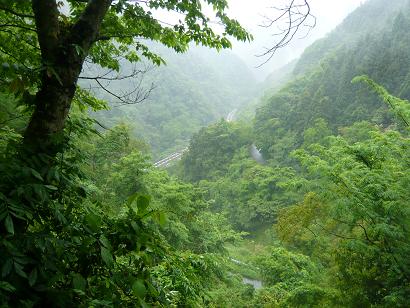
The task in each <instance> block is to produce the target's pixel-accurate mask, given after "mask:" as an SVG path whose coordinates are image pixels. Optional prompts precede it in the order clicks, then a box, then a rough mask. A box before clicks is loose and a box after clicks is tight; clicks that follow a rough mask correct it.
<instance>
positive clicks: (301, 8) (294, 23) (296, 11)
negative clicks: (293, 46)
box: [257, 0, 316, 67]
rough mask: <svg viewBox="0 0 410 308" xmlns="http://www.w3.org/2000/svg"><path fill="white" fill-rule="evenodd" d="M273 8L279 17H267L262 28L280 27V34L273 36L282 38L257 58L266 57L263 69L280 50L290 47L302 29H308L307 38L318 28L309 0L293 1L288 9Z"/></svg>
mask: <svg viewBox="0 0 410 308" xmlns="http://www.w3.org/2000/svg"><path fill="white" fill-rule="evenodd" d="M272 8H273V9H275V10H278V11H279V12H280V13H279V16H278V17H276V18H273V19H272V18H269V17H266V16H265V19H266V22H265V23H264V24H262V25H260V26H261V27H263V28H270V27H273V26H274V25H278V29H279V30H280V32H279V33H276V34H273V36H281V38H280V39H279V41H277V42H276V43H275V44H274V45H273V46H272V47H269V48H265V51H264V52H263V53H261V54H259V55H257V57H261V58H265V57H266V59H265V60H264V61H263V62H262V63H261V64H260V65H258V67H261V66H262V65H264V64H266V63H267V62H268V61H269V60H270V59H272V57H273V56H274V54H275V53H276V51H277V50H278V49H279V48H282V47H285V46H286V45H288V44H289V43H290V42H291V41H292V40H293V39H294V37H295V35H296V34H297V33H298V32H299V31H300V29H301V28H307V33H306V34H305V36H306V35H308V34H309V32H310V30H311V29H312V28H314V27H315V26H316V17H314V16H313V15H312V14H311V8H310V5H309V2H308V0H300V1H299V2H298V1H297V0H292V1H291V3H290V4H289V6H287V7H284V8H276V7H272ZM309 19H310V21H309ZM282 25H285V28H284V29H281V28H280V27H281V26H282Z"/></svg>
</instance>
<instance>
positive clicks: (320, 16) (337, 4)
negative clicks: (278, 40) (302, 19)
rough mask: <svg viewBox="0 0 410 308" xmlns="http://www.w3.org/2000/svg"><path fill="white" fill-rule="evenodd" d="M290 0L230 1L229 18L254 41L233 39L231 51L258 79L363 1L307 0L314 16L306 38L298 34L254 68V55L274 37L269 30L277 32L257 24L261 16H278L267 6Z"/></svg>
mask: <svg viewBox="0 0 410 308" xmlns="http://www.w3.org/2000/svg"><path fill="white" fill-rule="evenodd" d="M289 2H290V0H251V1H250V0H229V5H230V9H229V12H230V15H231V17H235V18H236V19H238V20H239V22H240V23H241V24H242V25H243V26H245V28H246V29H247V30H248V31H250V32H251V33H252V34H253V36H254V41H253V42H251V43H248V44H243V43H236V42H235V43H234V48H233V51H234V52H235V53H236V54H238V55H239V56H240V57H241V58H242V59H243V60H245V62H246V63H247V64H248V66H249V67H250V68H252V69H253V71H254V73H255V75H256V77H257V78H258V79H263V78H264V77H266V75H267V74H269V73H271V72H272V71H273V70H275V69H276V68H279V67H281V66H283V65H284V64H286V63H288V62H290V61H291V60H293V59H295V58H297V57H298V56H299V55H300V54H301V53H302V52H303V50H304V49H305V48H306V47H308V46H309V45H310V44H312V43H313V42H314V41H315V40H317V39H319V38H321V37H323V36H325V35H326V34H327V33H329V32H330V31H331V30H333V29H334V28H335V27H336V26H337V25H338V24H340V23H341V22H342V21H343V19H344V18H345V17H346V16H347V15H348V14H349V13H350V12H352V11H353V10H354V9H355V8H357V7H358V6H360V4H361V3H363V2H365V1H364V0H310V1H309V3H310V5H311V9H312V14H313V15H315V17H316V27H315V28H314V29H312V30H311V31H310V33H309V35H308V36H307V37H305V38H301V37H302V36H303V35H297V37H296V39H294V40H293V41H292V42H291V43H290V44H289V46H287V47H285V48H283V49H282V50H280V51H278V52H277V54H276V55H275V56H274V57H273V58H272V59H271V60H270V61H269V62H268V63H267V64H265V65H263V66H262V67H261V68H259V69H256V68H255V67H256V66H258V64H261V62H263V61H262V60H261V58H257V57H255V55H257V54H260V53H261V52H262V51H263V48H264V47H270V46H272V45H273V43H272V42H273V41H274V40H275V38H274V37H272V33H274V32H275V31H277V29H275V28H273V29H265V28H262V27H260V26H259V24H261V23H262V22H263V20H264V18H263V16H271V17H275V16H277V14H278V12H277V11H275V10H274V9H271V8H270V7H272V6H277V7H283V6H281V3H289Z"/></svg>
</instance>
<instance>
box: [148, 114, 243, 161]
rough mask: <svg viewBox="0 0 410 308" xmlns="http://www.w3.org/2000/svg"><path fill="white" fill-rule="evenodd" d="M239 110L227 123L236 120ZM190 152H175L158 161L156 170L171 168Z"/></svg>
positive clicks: (228, 116) (229, 117)
mask: <svg viewBox="0 0 410 308" xmlns="http://www.w3.org/2000/svg"><path fill="white" fill-rule="evenodd" d="M237 111H238V109H234V110H232V111H231V112H230V113H228V115H227V116H226V118H225V120H226V122H232V121H233V120H234V119H235V115H236V112H237ZM186 151H188V148H184V149H182V150H180V151H178V152H174V153H172V154H171V155H168V156H167V157H165V158H163V159H161V160H159V161H157V162H155V163H154V167H155V168H166V167H169V166H170V165H171V164H172V163H173V162H176V161H178V160H180V159H181V158H182V155H184V153H185V152H186Z"/></svg>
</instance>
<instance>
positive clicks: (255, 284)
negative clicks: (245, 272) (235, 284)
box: [242, 277, 262, 290]
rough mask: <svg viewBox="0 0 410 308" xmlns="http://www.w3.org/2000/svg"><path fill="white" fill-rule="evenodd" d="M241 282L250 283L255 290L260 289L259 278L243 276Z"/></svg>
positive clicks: (260, 282)
mask: <svg viewBox="0 0 410 308" xmlns="http://www.w3.org/2000/svg"><path fill="white" fill-rule="evenodd" d="M242 282H243V283H244V284H250V285H252V286H253V287H254V288H255V290H258V289H262V281H260V280H256V279H250V278H247V277H243V279H242Z"/></svg>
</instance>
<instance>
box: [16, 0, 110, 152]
mask: <svg viewBox="0 0 410 308" xmlns="http://www.w3.org/2000/svg"><path fill="white" fill-rule="evenodd" d="M111 2H112V0H91V1H89V2H88V4H87V6H86V8H85V10H84V12H83V14H82V15H81V16H80V18H79V19H78V21H77V22H76V23H75V24H74V25H72V26H70V27H68V26H64V25H62V24H60V21H59V11H58V7H57V3H56V0H33V1H32V6H33V11H34V15H35V21H36V29H37V32H38V39H39V44H40V48H41V57H42V63H43V72H42V76H41V88H40V89H39V91H38V92H37V94H36V97H35V109H34V112H33V114H32V117H31V119H30V122H29V125H28V126H27V129H26V131H25V133H24V142H23V149H24V151H25V152H27V153H30V154H46V155H48V156H50V157H54V156H55V155H56V153H58V152H59V151H60V150H61V145H62V141H63V138H62V137H63V129H64V125H65V122H66V119H67V117H68V113H69V111H70V108H71V103H72V100H73V97H74V94H75V90H76V85H77V81H78V77H79V75H80V73H81V69H82V65H83V63H84V60H85V57H86V56H87V55H88V53H89V50H90V48H91V46H92V44H93V43H94V42H95V40H96V38H97V36H98V33H99V30H100V26H101V23H102V20H103V18H104V16H105V14H106V13H107V11H108V9H109V7H110V5H111Z"/></svg>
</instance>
